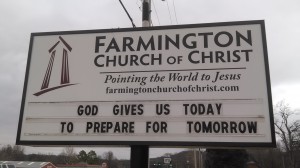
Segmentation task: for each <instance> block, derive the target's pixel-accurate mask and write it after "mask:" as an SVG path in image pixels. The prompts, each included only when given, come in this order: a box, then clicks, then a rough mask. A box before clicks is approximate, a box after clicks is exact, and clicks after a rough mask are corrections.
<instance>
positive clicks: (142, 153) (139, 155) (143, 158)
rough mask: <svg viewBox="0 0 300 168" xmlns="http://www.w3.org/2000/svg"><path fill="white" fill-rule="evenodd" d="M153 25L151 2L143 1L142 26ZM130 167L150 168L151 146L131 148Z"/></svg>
mask: <svg viewBox="0 0 300 168" xmlns="http://www.w3.org/2000/svg"><path fill="white" fill-rule="evenodd" d="M150 25H151V0H143V16H142V26H143V27H150ZM130 149H131V151H130V167H131V168H148V167H149V146H148V145H132V146H131V147H130Z"/></svg>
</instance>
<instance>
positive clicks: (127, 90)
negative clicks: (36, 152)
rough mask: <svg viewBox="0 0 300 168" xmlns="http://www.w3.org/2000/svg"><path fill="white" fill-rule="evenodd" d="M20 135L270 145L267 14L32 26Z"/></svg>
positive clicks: (68, 140)
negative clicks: (57, 28) (36, 29)
mask: <svg viewBox="0 0 300 168" xmlns="http://www.w3.org/2000/svg"><path fill="white" fill-rule="evenodd" d="M17 144H20V145H155V146H194V145H198V146H199V145H201V146H222V147H250V146H251V147H273V146H274V145H275V136H274V127H273V112H272V100H271V89H270V79H269V69H268V57H267V47H266V37H265V28H264V21H243V22H228V23H211V24H194V25H178V26H162V27H147V28H133V29H131V28H125V29H109V30H108V29H107V30H86V31H66V32H45V33H32V35H31V40H30V48H29V54H28V61H27V69H26V77H25V84H24V91H23V99H22V106H21V113H20V119H19V127H18V135H17Z"/></svg>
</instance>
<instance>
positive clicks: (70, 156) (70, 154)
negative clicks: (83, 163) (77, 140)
mask: <svg viewBox="0 0 300 168" xmlns="http://www.w3.org/2000/svg"><path fill="white" fill-rule="evenodd" d="M61 155H62V156H63V157H64V160H65V163H66V164H72V163H76V162H78V159H77V156H76V152H75V150H74V148H73V147H65V148H64V149H63V151H62V153H61Z"/></svg>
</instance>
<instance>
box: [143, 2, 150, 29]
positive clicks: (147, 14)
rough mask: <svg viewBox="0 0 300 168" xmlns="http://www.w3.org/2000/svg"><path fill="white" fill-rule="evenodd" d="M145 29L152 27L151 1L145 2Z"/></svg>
mask: <svg viewBox="0 0 300 168" xmlns="http://www.w3.org/2000/svg"><path fill="white" fill-rule="evenodd" d="M142 21H143V23H142V25H143V27H150V26H151V0H143V20H142Z"/></svg>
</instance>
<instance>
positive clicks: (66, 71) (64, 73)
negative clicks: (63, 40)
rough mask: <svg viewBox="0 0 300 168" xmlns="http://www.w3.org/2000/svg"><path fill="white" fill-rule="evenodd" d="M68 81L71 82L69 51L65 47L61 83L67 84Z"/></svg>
mask: <svg viewBox="0 0 300 168" xmlns="http://www.w3.org/2000/svg"><path fill="white" fill-rule="evenodd" d="M67 83H70V77H69V62H68V52H67V50H66V49H64V50H63V58H62V67H61V80H60V84H67Z"/></svg>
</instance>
